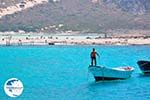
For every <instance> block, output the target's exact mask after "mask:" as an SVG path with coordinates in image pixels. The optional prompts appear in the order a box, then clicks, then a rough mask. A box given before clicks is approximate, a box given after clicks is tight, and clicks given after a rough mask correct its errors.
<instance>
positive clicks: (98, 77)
mask: <svg viewBox="0 0 150 100" xmlns="http://www.w3.org/2000/svg"><path fill="white" fill-rule="evenodd" d="M88 69H89V71H90V72H91V73H92V74H93V76H94V78H95V81H103V80H117V79H127V78H129V77H131V74H132V72H133V71H134V68H133V67H128V66H127V67H117V68H107V67H101V66H91V65H90V66H89V68H88Z"/></svg>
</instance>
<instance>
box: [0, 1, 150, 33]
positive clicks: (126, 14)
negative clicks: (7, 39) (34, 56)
mask: <svg viewBox="0 0 150 100" xmlns="http://www.w3.org/2000/svg"><path fill="white" fill-rule="evenodd" d="M1 1H2V0H1ZM3 1H4V0H3ZM16 1H17V0H16ZM149 3H150V0H49V2H47V3H43V4H40V5H36V6H34V7H32V8H28V9H23V10H22V11H19V12H15V13H13V14H9V15H6V16H3V17H2V18H1V19H0V31H18V30H24V31H27V32H29V31H34V32H35V31H37V32H41V31H43V32H56V31H66V30H73V31H82V32H101V31H107V30H118V29H126V30H131V29H135V30H136V29H141V30H149V29H150V5H149Z"/></svg>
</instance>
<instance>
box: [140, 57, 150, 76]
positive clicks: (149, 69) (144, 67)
mask: <svg viewBox="0 0 150 100" xmlns="http://www.w3.org/2000/svg"><path fill="white" fill-rule="evenodd" d="M137 64H138V65H139V68H140V69H141V71H142V72H143V73H144V74H150V61H144V60H141V61H138V62H137Z"/></svg>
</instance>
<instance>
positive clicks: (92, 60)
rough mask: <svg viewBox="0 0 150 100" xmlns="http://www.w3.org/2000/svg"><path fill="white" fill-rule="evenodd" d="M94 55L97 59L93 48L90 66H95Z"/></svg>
mask: <svg viewBox="0 0 150 100" xmlns="http://www.w3.org/2000/svg"><path fill="white" fill-rule="evenodd" d="M96 55H97V56H98V57H99V54H98V53H97V52H96V51H95V48H93V51H92V52H91V66H93V65H95V66H96Z"/></svg>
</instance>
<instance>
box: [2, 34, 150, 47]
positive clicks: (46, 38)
mask: <svg viewBox="0 0 150 100" xmlns="http://www.w3.org/2000/svg"><path fill="white" fill-rule="evenodd" d="M0 45H7V46H8V45H150V38H145V37H139V38H137V37H136V38H135V37H131V38H129V37H127V38H125V37H123V38H121V37H114V38H112V37H111V38H110V37H108V38H102V37H101V38H100V36H98V35H86V36H85V35H43V34H38V35H37V34H36V35H35V34H33V35H29V34H24V35H0Z"/></svg>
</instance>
